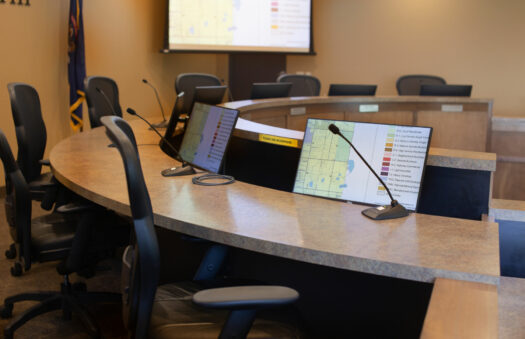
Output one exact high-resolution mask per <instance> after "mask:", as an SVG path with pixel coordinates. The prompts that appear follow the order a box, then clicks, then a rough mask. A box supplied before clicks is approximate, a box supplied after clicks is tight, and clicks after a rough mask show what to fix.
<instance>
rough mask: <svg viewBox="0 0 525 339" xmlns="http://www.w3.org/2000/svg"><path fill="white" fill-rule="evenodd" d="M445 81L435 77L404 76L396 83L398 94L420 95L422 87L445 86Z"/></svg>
mask: <svg viewBox="0 0 525 339" xmlns="http://www.w3.org/2000/svg"><path fill="white" fill-rule="evenodd" d="M445 84H446V81H445V79H443V78H441V77H438V76H434V75H420V74H414V75H403V76H402V77H400V78H399V79H397V82H396V88H397V94H399V95H419V91H420V88H421V85H445Z"/></svg>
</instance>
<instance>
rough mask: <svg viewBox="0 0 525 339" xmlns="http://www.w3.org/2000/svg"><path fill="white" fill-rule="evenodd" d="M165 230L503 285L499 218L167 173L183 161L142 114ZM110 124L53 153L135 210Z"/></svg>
mask: <svg viewBox="0 0 525 339" xmlns="http://www.w3.org/2000/svg"><path fill="white" fill-rule="evenodd" d="M131 125H132V127H133V129H134V131H135V134H136V137H137V141H138V144H139V147H138V148H139V153H140V159H141V162H142V168H143V172H144V176H145V178H146V184H147V187H148V190H149V193H150V196H151V201H152V205H153V212H154V214H155V223H156V224H157V225H159V226H161V227H164V228H167V229H171V230H176V231H179V232H182V233H186V234H189V235H193V236H197V237H202V238H205V239H209V240H212V241H216V242H219V243H224V244H227V245H231V246H235V247H239V248H243V249H248V250H251V251H255V252H260V253H265V254H270V255H274V256H278V257H283V258H290V259H295V260H299V261H304V262H308V263H314V264H320V265H325V266H330V267H336V268H341V269H347V270H352V271H358V272H364V273H372V274H376V275H383V276H387V277H394V278H403V279H409V280H414V281H422V282H433V281H434V279H435V278H436V277H443V278H451V279H459V280H468V281H475V282H483V283H489V284H497V283H498V280H499V246H498V225H497V224H495V223H490V222H479V221H468V220H461V219H452V218H444V217H437V216H430V215H422V214H411V215H410V216H409V217H407V218H404V219H398V220H390V221H373V220H370V219H368V218H366V217H364V216H362V215H361V210H362V209H363V206H358V205H351V204H345V203H341V202H336V201H330V200H324V199H320V198H315V197H309V196H303V195H298V194H292V193H287V192H282V191H276V190H271V189H267V188H264V187H259V186H254V185H249V184H246V183H242V182H236V183H234V184H233V185H228V186H219V187H204V186H196V185H193V184H192V183H191V178H190V177H179V178H165V177H162V176H161V174H160V171H161V170H162V169H164V168H167V167H172V166H175V165H177V164H176V162H175V161H174V160H173V159H171V158H169V157H168V156H166V155H165V154H164V153H162V151H161V150H160V149H159V147H158V141H159V140H158V137H157V136H156V135H155V134H154V133H153V132H152V131H149V130H147V128H146V127H145V126H144V125H143V123H142V122H141V121H133V122H132V123H131ZM108 144H109V141H108V139H107V138H106V136H105V132H104V129H103V128H96V129H94V130H91V131H89V132H84V133H80V134H76V135H74V136H72V137H71V138H68V139H66V140H63V141H62V142H60V143H59V144H58V145H57V146H55V147H54V148H53V150H52V152H51V155H50V160H51V165H52V170H53V173H54V174H55V176H56V177H57V179H58V180H59V181H60V182H62V183H63V184H64V185H65V186H67V187H68V188H70V189H71V190H73V191H74V192H76V193H78V194H80V195H81V196H83V197H85V198H87V199H89V200H92V201H94V202H96V203H98V204H100V205H103V206H106V207H108V208H110V209H114V210H116V211H118V212H120V213H124V214H128V215H129V214H130V211H129V203H128V195H127V194H128V193H127V189H126V184H125V176H124V168H123V166H122V160H121V158H120V156H119V155H118V152H117V150H116V149H115V148H108V147H107V145H108Z"/></svg>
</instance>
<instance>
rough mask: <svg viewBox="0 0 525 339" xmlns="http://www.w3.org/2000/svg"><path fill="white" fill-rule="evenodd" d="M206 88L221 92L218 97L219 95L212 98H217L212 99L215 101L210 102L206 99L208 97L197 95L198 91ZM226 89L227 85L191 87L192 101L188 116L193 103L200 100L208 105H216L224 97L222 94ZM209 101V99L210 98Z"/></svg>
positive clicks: (191, 110)
mask: <svg viewBox="0 0 525 339" xmlns="http://www.w3.org/2000/svg"><path fill="white" fill-rule="evenodd" d="M207 90H210V91H213V90H217V93H219V91H220V92H222V94H221V95H220V98H219V96H217V97H215V98H214V99H217V100H214V101H215V103H211V102H209V101H208V100H207V99H209V98H202V97H201V98H199V95H198V94H200V93H202V92H201V91H207ZM227 90H228V86H226V85H220V86H195V88H194V89H193V102H192V103H191V107H190V108H191V109H190V111H189V113H188V116H190V115H191V112H193V106H194V105H195V103H196V102H200V103H203V104H208V105H218V104H220V103H221V102H222V99H223V98H224V95H225V94H226V91H227ZM210 101H211V100H210Z"/></svg>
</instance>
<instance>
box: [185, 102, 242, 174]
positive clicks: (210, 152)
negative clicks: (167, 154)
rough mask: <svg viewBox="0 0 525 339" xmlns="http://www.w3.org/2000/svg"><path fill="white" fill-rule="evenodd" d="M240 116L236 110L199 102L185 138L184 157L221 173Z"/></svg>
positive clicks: (194, 107) (190, 162)
mask: <svg viewBox="0 0 525 339" xmlns="http://www.w3.org/2000/svg"><path fill="white" fill-rule="evenodd" d="M238 116H239V111H238V110H235V109H229V108H224V107H219V106H211V105H206V104H202V103H199V102H197V103H195V105H194V106H193V111H192V112H191V115H190V119H189V121H188V126H187V127H186V132H185V133H184V138H183V139H182V145H181V148H180V156H181V157H182V159H183V160H184V161H186V162H187V163H189V164H190V165H192V166H195V167H197V168H201V169H203V170H206V171H209V172H213V173H218V172H219V170H220V168H221V164H222V161H223V158H224V153H225V152H226V148H227V146H228V143H229V141H230V137H231V134H232V132H233V129H234V127H235V123H236V122H237V118H238Z"/></svg>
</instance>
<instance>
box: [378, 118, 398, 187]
mask: <svg viewBox="0 0 525 339" xmlns="http://www.w3.org/2000/svg"><path fill="white" fill-rule="evenodd" d="M395 135H396V128H395V127H394V126H391V127H389V128H388V134H387V138H386V142H385V153H384V154H383V162H382V164H381V175H380V176H381V179H383V181H384V182H385V183H386V182H387V181H388V172H389V171H390V162H391V161H392V150H393V148H394V139H395ZM377 191H378V193H379V194H385V193H386V190H385V188H384V187H383V185H379V186H378V187H377Z"/></svg>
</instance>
